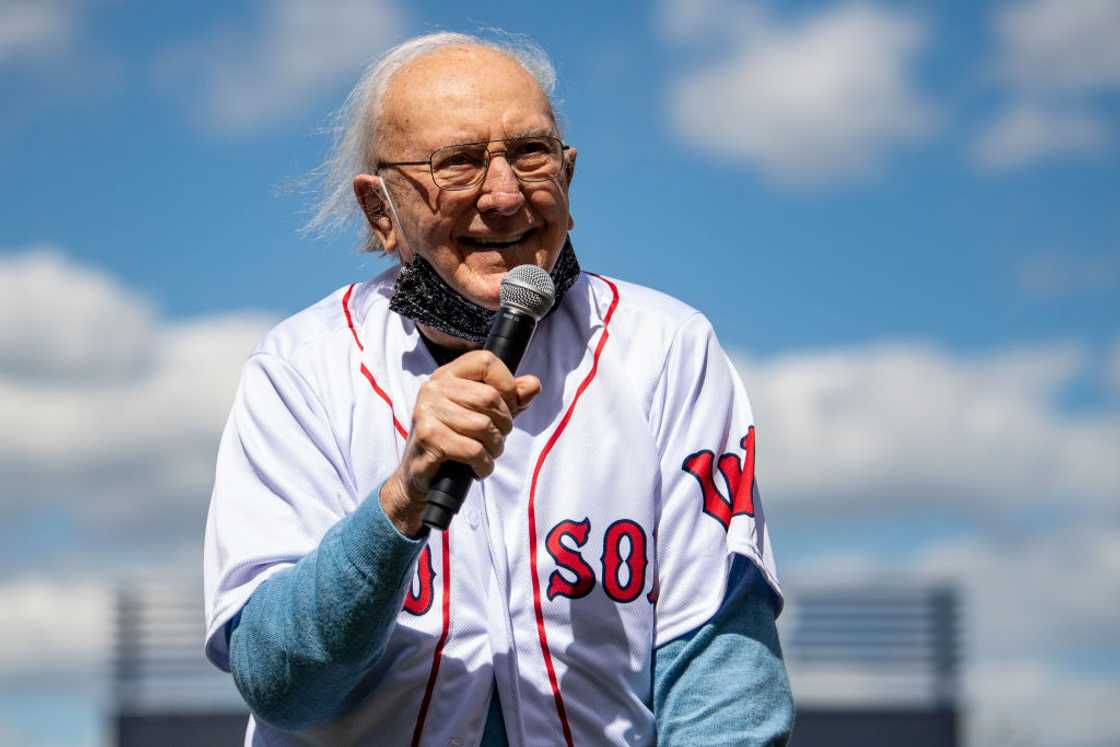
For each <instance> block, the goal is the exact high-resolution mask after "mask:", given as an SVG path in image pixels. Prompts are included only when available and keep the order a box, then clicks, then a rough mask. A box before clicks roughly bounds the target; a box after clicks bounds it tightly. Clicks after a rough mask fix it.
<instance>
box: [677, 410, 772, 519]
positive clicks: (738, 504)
mask: <svg viewBox="0 0 1120 747" xmlns="http://www.w3.org/2000/svg"><path fill="white" fill-rule="evenodd" d="M739 445H740V446H742V447H743V449H744V451H745V452H746V453H745V455H744V456H743V463H742V464H741V465H740V464H739V457H738V456H736V455H735V454H731V453H728V454H724V455H722V456H721V457H720V458H719V462H718V467H719V473H720V474H721V475H723V481H724V482H725V483H726V484H727V496H728V497H726V498H725V497H724V496H723V494H722V493H721V492H720V491H719V488H717V487H716V482H715V476H714V475H713V473H712V466H713V465H712V462H714V461H715V456H716V455H715V453H713V452H712V451H710V450H708V449H705V450H703V451H698V452H696V453H695V454H689V456H688V458H687V459H685V460H684V464H682V465H681V469H683V470H684V471H685V472H687V473H689V474H690V475H692V476H693V477H695V478H696V480H697V481H698V482H699V483H700V489H701V491H703V496H704V513H706V514H708V515H709V516H711V517H712V518H714V519H715V520H716V521H718V522H719V523H720V524H723V528H724V530H725V531H726V529H727V528H728V527H729V526H730V525H731V517H732V516H736V515H738V514H746V515H747V516H754V426H753V425H752V426H751V427H750V428H748V429H747V435H745V436H743V438H742V440H741V441H740V442H739Z"/></svg>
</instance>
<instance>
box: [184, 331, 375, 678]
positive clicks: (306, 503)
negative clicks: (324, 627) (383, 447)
mask: <svg viewBox="0 0 1120 747" xmlns="http://www.w3.org/2000/svg"><path fill="white" fill-rule="evenodd" d="M355 503H356V501H355V486H354V481H353V477H352V476H351V471H350V469H349V466H348V464H347V462H346V460H345V458H344V456H343V454H342V452H341V450H340V449H339V447H338V444H337V443H336V441H335V439H334V437H333V434H332V431H331V429H330V427H329V425H328V420H327V416H326V411H325V409H324V407H323V405H322V403H321V402H320V400H319V398H318V396H317V395H316V393H315V391H314V390H313V389H312V388H311V385H310V384H309V383H308V382H307V381H306V380H305V379H304V378H303V377H302V376H301V375H300V374H299V373H298V372H297V371H296V370H295V369H294V368H293V367H292V366H291V365H290V364H289V363H287V362H286V361H284V360H282V359H280V358H278V357H275V356H272V355H268V354H263V353H257V354H255V355H254V356H252V357H251V358H250V359H249V361H248V362H247V363H246V365H245V367H244V370H243V371H242V376H241V382H240V384H239V386H238V390H237V394H236V397H235V399H234V404H233V409H232V411H231V412H230V416H229V420H228V421H227V423H226V427H225V431H224V432H223V434H222V440H221V444H220V446H219V448H218V460H217V469H216V472H215V477H214V492H213V495H212V497H211V501H210V511H209V514H208V516H207V521H206V538H205V545H204V550H203V571H204V573H203V575H204V591H205V602H204V604H205V614H206V644H205V650H206V656H207V658H209V659H210V661H211V662H213V663H214V664H215V665H217V666H218V667H220V668H221V669H224V670H226V671H228V670H229V646H228V641H227V637H226V632H225V625H226V623H227V622H229V620H231V619H232V618H233V617H234V616H235V615H236V614H237V613H238V612H239V611H240V610H241V608H242V607H243V606H244V605H245V603H246V601H247V600H248V599H249V596H250V595H251V594H252V593H253V591H254V590H255V589H256V588H257V587H258V586H259V585H260V584H261V583H263V582H264V581H265V580H266V579H268V578H269V577H270V576H272V575H273V574H274V573H276V572H278V571H280V570H282V569H284V568H287V567H290V566H292V565H294V564H295V563H296V562H298V561H299V560H300V559H301V558H302V557H304V556H305V555H307V554H308V553H310V552H311V551H312V550H314V549H315V547H317V546H318V544H319V542H320V540H321V539H322V537H323V535H324V534H326V532H327V530H328V529H329V528H330V527H331V526H333V525H334V524H335V523H337V522H338V521H339V519H341V518H342V517H343V516H344V515H345V514H346V508H345V507H346V506H353V505H355Z"/></svg>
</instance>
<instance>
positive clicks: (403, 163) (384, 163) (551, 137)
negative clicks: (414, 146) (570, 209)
mask: <svg viewBox="0 0 1120 747" xmlns="http://www.w3.org/2000/svg"><path fill="white" fill-rule="evenodd" d="M533 139H547V140H552V141H555V142H557V143H560V158H561V160H563V157H564V153H565V152H567V151H569V150H571V149H572V146H570V145H568V144H566V143H565V142H564V141H563V140H561V139H560V138H558V137H556V136H555V135H522V136H521V137H507V138H499V139H498V140H480V141H478V142H473V143H455V144H454V145H442V146H440V147H439V148H436V149H435V150H433V151H432V152H431V153H430V154H429V155H428V160H426V161H382V162H381V163H378V164H377V168H376V169H374V173H377V172H378V171H380V170H381V168H382V167H383V166H427V167H428V173H429V174H430V175H431V177H432V184H435V185H436V187H437V188H438V189H441V190H443V191H444V192H463V191H465V190H468V189H473V188H474V187H477V186H478V185H480V184H482V183H483V182H485V181H486V175H487V174H489V173H490V162H491V161H492V160H493V158H494V156H499V155H500V156H502V157H503V158H505V159H506V162H507V163H508V162H509V156H508V151H509V149H508V148H505V149H502V150H498V151H494V152H493V153H491V152H490V149H489V148H487V149H486V150H485V151H484V152H485V153H486V162H485V164H483V166H482V175H481V176H480V177H479V179H478V181H476V182H472V183H471V184H467V185H464V186H462V187H445V186H443V185H442V184H440V183H439V180H438V179H436V171H435V167H434V166H433V165H432V158H434V157H435V155H436V153H439V152H440V151H441V150H447V149H448V148H462V147H464V146H467V145H490V144H491V143H510V142H515V141H518V140H533ZM561 168H563V164H561ZM510 171H512V172H513V175H514V176H516V177H517V181H519V182H529V183H530V184H536V183H540V182H547V181H548V180H549V179H551V178H552V177H553V176H556V174H552V175H550V176H546V177H544V178H543V179H526V178H524V177H522V176H521V175H520V174H518V173H517V170H516V169H514V168H513V164H510ZM556 173H557V174H558V173H560V172H559V171H557V172H556Z"/></svg>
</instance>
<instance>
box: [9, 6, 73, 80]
mask: <svg viewBox="0 0 1120 747" xmlns="http://www.w3.org/2000/svg"><path fill="white" fill-rule="evenodd" d="M74 25H75V7H74V4H73V3H69V2H51V1H50V0H35V1H25V0H15V2H10V1H9V2H5V3H4V4H3V5H0V65H4V64H7V63H11V62H14V61H16V60H19V59H21V58H22V59H26V58H37V57H42V56H45V55H48V54H52V53H54V54H56V53H58V51H59V50H60V49H63V48H65V47H66V46H67V45H69V44H70V42H71V41H72V39H73V36H74Z"/></svg>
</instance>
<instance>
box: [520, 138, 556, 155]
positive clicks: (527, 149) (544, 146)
mask: <svg viewBox="0 0 1120 747" xmlns="http://www.w3.org/2000/svg"><path fill="white" fill-rule="evenodd" d="M512 150H513V152H514V156H515V157H521V156H546V155H548V154H549V153H551V152H552V147H551V146H550V144H549V142H548V141H547V140H539V139H533V140H520V141H518V142H517V143H516V144H515V145H514V146H513V147H512Z"/></svg>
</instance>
